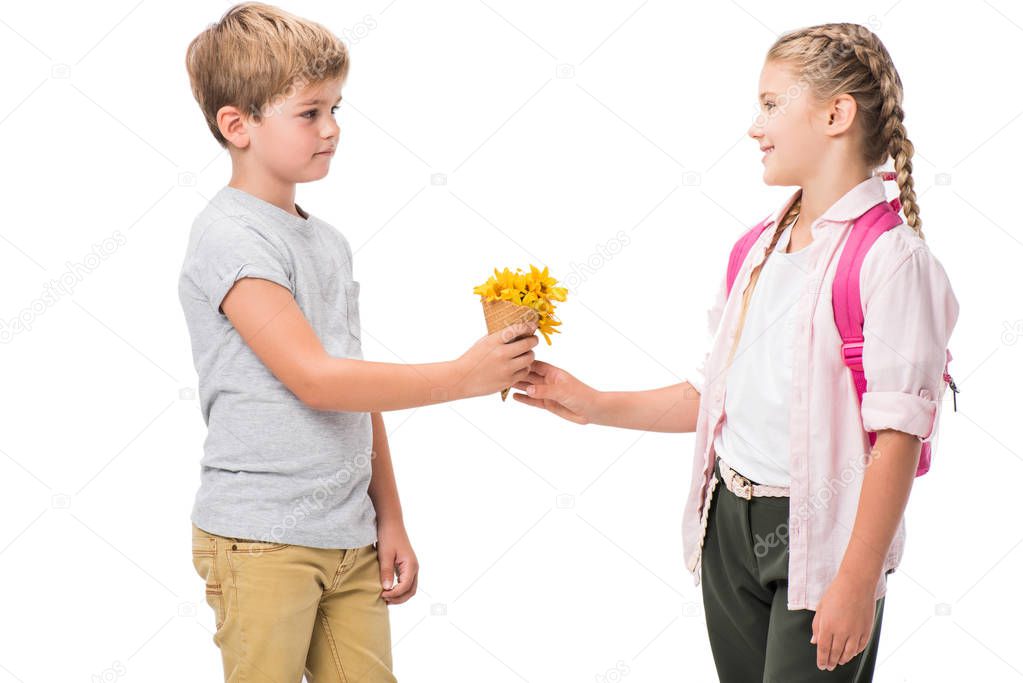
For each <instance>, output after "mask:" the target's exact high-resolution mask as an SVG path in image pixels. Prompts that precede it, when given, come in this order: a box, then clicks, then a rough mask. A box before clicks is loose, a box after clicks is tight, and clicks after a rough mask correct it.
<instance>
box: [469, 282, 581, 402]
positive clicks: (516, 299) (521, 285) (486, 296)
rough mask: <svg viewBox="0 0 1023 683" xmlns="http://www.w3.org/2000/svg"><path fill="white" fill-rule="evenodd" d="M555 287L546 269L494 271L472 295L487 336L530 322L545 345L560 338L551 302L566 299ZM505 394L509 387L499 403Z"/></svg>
mask: <svg viewBox="0 0 1023 683" xmlns="http://www.w3.org/2000/svg"><path fill="white" fill-rule="evenodd" d="M557 284H558V281H557V280H555V279H554V278H552V277H551V276H550V275H549V274H548V272H547V268H546V267H545V268H544V269H543V270H542V271H541V270H539V269H538V268H537V267H536V266H534V265H532V264H530V266H529V272H528V273H524V272H522V270H521V269H518V268H516V269H515V272H514V273H513V272H511V271H510V270H509V269H507V268H505V269H504V270H503V271H498V270H497V269H496V268H495V269H494V275H493V276H492V277H490V278H489V279H488V280H487V281H486V282H484V283H483V284H482V285H479V286H477V287H476V288H474V289H473V290H472V291H473V293H474V294H478V295H479V297H480V300H481V301H482V302H483V315H484V316H485V318H486V321H487V332H488V333H490V334H493V333H494V332H497V331H498V330H502V329H504V328H506V327H508V326H509V325H514V324H515V323H519V322H525V323H530V322H533V323H536V326H537V329H538V330H540V334H542V335H543V338H544V339H545V340H546V341H547V344H548V345H549V344H550V343H551V335H552V334H560V330H558V329H555V328H557V327H558V326H559V325H561V321H560V320H558V318H557V317H555V315H554V306H555V304H554V302H555V301H564V300H565V299H566V297H567V296H568V290H567V289H565V288H564V287H557V286H556V285H557ZM509 390H510V387H509V388H508V389H503V390H502V391H501V400H502V401H504V400H506V399H507V398H508V391H509Z"/></svg>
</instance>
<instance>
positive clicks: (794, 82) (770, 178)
mask: <svg viewBox="0 0 1023 683" xmlns="http://www.w3.org/2000/svg"><path fill="white" fill-rule="evenodd" d="M758 93H759V102H760V113H759V114H758V116H757V117H756V119H755V120H754V122H753V125H752V126H750V129H749V131H748V134H749V136H750V137H751V138H753V139H754V140H755V141H756V142H757V144H758V145H759V146H760V148H761V149H762V150H764V151H765V154H764V158H763V164H764V182H765V183H767V184H768V185H783V186H794V185H803V184H804V179H806V178H810V177H813V175H814V173H815V172H816V169H815V168H814V165H815V164H816V163H818V162H819V160H820V159H821V158H822V157H823V156H824V149H823V148H824V146H825V144H826V141H827V136H826V135H824V134H822V130H821V122H822V121H823V123H825V124H826V123H827V114H826V113H825V114H823V119H822V118H821V117H822V112H821V111H820V109H819V108H818V107H817V106H815V103H814V102H813V101H812V100H813V97H812V95H811V93H810V91H809V90H808V87H807V84H806V82H805V81H802V80H801V79H799V78H798V76H797V74H796V73H795V72H794V71H793V70H792V69H791V68H789V67H788V66H787V65H785V64H780V63H777V62H771V61H769V62H767V63H766V64H764V68H763V71H762V72H761V74H760V84H759V88H758Z"/></svg>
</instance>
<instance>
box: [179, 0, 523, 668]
mask: <svg viewBox="0 0 1023 683" xmlns="http://www.w3.org/2000/svg"><path fill="white" fill-rule="evenodd" d="M186 64H187V68H188V74H189V78H190V80H191V84H192V92H193V94H194V95H195V98H196V100H197V102H198V103H199V106H200V108H201V109H202V112H203V115H204V116H205V118H206V122H207V124H208V125H209V127H210V130H211V131H212V133H213V136H214V137H215V138H216V139H217V141H218V142H219V143H220V144H221V145H222V146H224V147H225V148H227V149H228V151H229V152H230V155H231V163H232V169H233V170H232V175H231V181H230V183H229V184H228V185H227V186H226V187H224V188H222V189H221V190H220V191H219V192H217V193H216V195H215V196H214V197H213V198H212V200H211V201H210V203H209V205H208V206H207V207H206V208H205V209H204V210H203V211H202V212H201V213H200V214H199V216H198V217H197V218H196V220H195V223H194V225H193V227H192V231H191V235H190V238H189V244H188V249H187V253H186V255H185V260H184V265H183V267H182V270H181V275H180V280H179V297H180V300H181V305H182V308H183V309H184V314H185V320H186V322H187V324H188V329H189V334H190V337H191V344H192V355H193V359H194V362H195V367H196V370H197V372H198V375H199V393H200V403H201V408H202V413H203V418H204V420H205V421H206V424H207V426H208V428H209V432H208V436H207V438H206V441H205V445H204V456H203V459H202V467H201V477H200V479H201V483H200V488H199V491H198V494H197V496H196V501H195V507H194V508H193V510H192V515H191V519H192V559H193V564H194V566H195V568H196V571H198V573H199V575H200V576H202V578H203V579H204V580H205V582H206V599H207V602H208V603H209V604H210V606H211V607H212V608H213V610H214V613H215V615H216V626H217V630H216V634H215V635H214V638H213V640H214V642H215V643H216V644H217V646H218V647H219V648H220V650H221V654H222V658H223V663H224V674H225V679H226V680H229V681H239V680H245V681H274V682H275V683H285V682H286V683H297V682H299V681H301V679H302V675H303V673H305V674H306V675H307V676H308V677H309V678H310V679H311V680H314V681H316V683H320V682H321V681H349V680H351V681H354V680H359V681H363V682H364V683H371V682H374V681H394V680H395V678H394V676H393V674H392V672H391V645H390V626H389V621H388V614H387V606H388V605H394V604H399V603H402V602H404V601H405V600H407V599H409V598H410V597H411V596H412V595H413V594H414V593H415V591H416V580H417V578H416V577H417V572H418V565H417V561H416V556H415V553H414V552H413V551H412V548H411V545H410V544H409V540H408V536H407V534H406V532H405V526H404V522H403V519H402V511H401V505H400V502H399V499H398V492H397V488H396V486H395V481H394V472H393V468H392V465H391V458H390V452H389V450H388V445H387V436H386V432H385V431H384V424H383V420H382V419H381V416H380V412H381V411H385V410H397V409H403V408H411V407H414V406H422V405H427V404H433V403H440V402H443V401H448V400H455V399H459V398H465V397H470V396H479V395H484V394H489V393H492V392H495V391H498V390H500V389H501V388H503V387H508V386H512V385H513V384H514V383H515V382H516V381H519V380H522V379H524V378H525V377H526V376H527V374H528V370H529V367H530V365H531V363H532V361H533V352H532V350H531V349H532V348H533V347H534V346H535V345H536V343H537V338H536V336H535V335H533V331H534V326H515V327H510V328H507V329H506V330H504V331H502V332H497V333H495V334H491V335H489V336H487V337H484V338H483V339H481V340H479V341H478V342H477V343H476V344H475V345H473V346H472V347H471V348H470V349H469V350H468V351H467V352H466V353H465V354H463V355H462V356H461V357H460V358H458V359H457V360H454V361H450V362H441V363H431V364H425V365H398V364H390V363H374V362H368V361H363V360H362V350H361V343H360V334H361V331H360V325H359V308H358V295H359V283H358V282H356V281H355V280H353V278H352V253H351V249H350V247H349V245H348V242H347V241H346V240H345V238H344V237H343V236H342V235H341V234H340V233H338V232H337V231H336V230H335V229H334V228H332V227H331V226H330V225H328V224H326V223H324V222H323V221H321V220H319V219H318V218H316V217H314V216H311V215H310V214H309V213H308V212H306V211H304V210H303V209H302V208H300V207H299V206H298V205H297V204H295V184H296V183H300V182H309V181H313V180H319V179H320V178H323V177H324V176H326V175H327V171H328V170H329V168H330V159H331V156H332V155H333V153H334V150H335V148H336V146H337V142H338V132H339V131H338V125H337V123H336V122H335V120H334V111H335V109H336V107H337V104H338V103H339V102H340V101H341V96H340V94H341V86H342V84H343V83H344V80H345V77H346V75H347V72H348V54H347V51H346V49H345V46H344V44H343V43H341V42H340V41H339V40H338V39H337V38H336V37H335V36H334V35H333V34H331V33H330V31H328V30H327V29H325V28H324V27H322V26H320V25H319V24H315V23H312V22H308V21H305V20H303V19H299V18H297V17H294V16H292V15H290V14H287V13H285V12H283V11H281V10H279V9H277V8H275V7H271V6H268V5H262V4H257V3H245V4H242V5H237V6H235V7H233V8H231V9H230V10H228V12H227V13H226V14H225V15H224V16H223V17H222V18H221V20H220V21H219V22H218V23H216V24H213V25H211V26H210V27H209V28H208V29H207V30H205V31H203V32H202V33H201V34H200V35H199V36H197V37H196V38H195V39H194V40H193V41H192V43H191V44H190V45H189V47H188V52H187V58H186ZM395 578H397V582H394V579H395Z"/></svg>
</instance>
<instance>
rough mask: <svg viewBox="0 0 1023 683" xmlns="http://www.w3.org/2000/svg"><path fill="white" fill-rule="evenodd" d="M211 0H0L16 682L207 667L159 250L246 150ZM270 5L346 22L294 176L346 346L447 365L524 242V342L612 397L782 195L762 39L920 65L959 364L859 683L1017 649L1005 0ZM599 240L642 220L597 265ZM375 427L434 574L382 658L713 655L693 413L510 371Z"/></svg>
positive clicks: (427, 674)
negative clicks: (206, 53) (668, 424)
mask: <svg viewBox="0 0 1023 683" xmlns="http://www.w3.org/2000/svg"><path fill="white" fill-rule="evenodd" d="M228 6H229V5H228V4H227V3H212V2H205V3H199V2H191V3H170V2H157V1H156V0H148V1H146V0H144V1H143V2H138V3H137V4H135V3H134V2H133V0H129V1H128V2H109V3H71V2H63V3H20V4H18V5H17V6H13V5H11V4H5V5H4V6H3V9H2V10H0V59H2V63H3V64H4V69H3V74H4V79H3V80H4V84H3V88H2V90H0V155H2V157H0V158H2V165H0V174H2V184H0V187H2V191H3V195H2V196H3V211H2V216H3V217H2V219H0V221H2V222H0V272H2V278H3V280H2V288H0V297H2V301H0V319H2V320H3V321H5V322H7V323H8V324H9V323H10V321H11V320H13V319H15V318H18V317H22V318H24V319H25V320H27V321H28V322H29V324H30V327H31V329H30V330H29V331H25V332H21V333H17V334H13V335H8V336H7V337H5V340H4V341H5V343H4V344H2V345H0V363H2V367H0V377H2V383H3V392H2V394H0V395H2V405H0V415H2V419H0V424H2V428H0V505H2V512H3V515H2V522H0V585H2V586H3V588H2V595H3V607H2V611H3V619H2V621H0V642H2V643H4V645H3V648H2V649H0V681H3V682H6V681H25V682H29V681H45V682H50V681H93V680H103V681H112V680H117V681H122V680H123V681H126V682H130V681H147V682H148V681H218V680H221V673H220V661H219V653H218V651H217V649H216V647H215V646H214V644H213V642H212V628H213V615H212V611H211V610H210V609H209V607H208V606H207V605H206V604H205V602H204V597H203V585H202V581H201V579H200V578H199V577H198V576H197V575H196V573H195V571H194V569H193V567H192V564H191V558H190V551H189V548H190V545H189V539H190V536H189V512H190V509H191V505H192V499H193V496H194V493H195V490H196V487H197V485H198V474H199V468H198V462H199V458H200V455H201V448H202V440H203V438H204V435H205V426H204V424H203V421H202V418H201V415H200V412H199V405H198V401H197V400H196V399H195V398H194V396H195V385H196V376H195V371H194V368H193V366H192V359H191V353H190V348H189V342H188V336H187V332H186V328H185V324H184V319H183V316H182V313H181V309H180V306H179V304H178V300H177V278H178V271H179V268H180V265H181V259H182V256H183V253H184V248H185V243H186V237H187V234H188V230H189V227H190V225H191V221H192V219H193V217H194V216H195V215H196V213H198V212H199V211H200V210H201V208H202V207H203V205H204V203H205V201H206V199H205V198H206V197H210V196H212V194H213V193H214V192H216V190H217V189H219V188H220V187H221V186H223V185H224V184H225V183H226V181H227V179H228V176H229V173H230V164H229V160H228V157H227V154H226V153H222V152H221V151H220V148H219V147H218V146H217V145H216V143H215V142H214V140H213V138H212V137H211V136H210V134H209V132H208V130H207V129H206V126H205V124H204V122H203V120H202V117H201V115H200V113H199V110H198V107H197V106H196V105H195V103H194V101H193V100H192V97H191V93H190V91H189V87H188V81H187V77H186V73H185V69H184V51H185V47H186V45H187V44H188V41H189V40H190V39H191V38H192V37H193V36H194V35H195V34H196V33H197V32H199V31H200V30H201V29H202V28H203V27H204V26H205V25H206V24H208V23H210V22H213V21H215V20H216V19H217V18H218V17H219V16H220V14H221V13H222V12H223V11H224V10H226V9H227V7H228ZM286 8H287V9H289V10H291V11H293V12H296V13H298V14H300V15H304V16H308V17H311V18H314V19H316V20H318V21H320V22H322V23H324V24H326V25H327V26H329V27H331V28H332V29H333V30H334V31H335V32H337V33H338V34H339V35H342V36H344V37H346V38H348V39H349V42H350V44H351V50H352V55H353V59H352V71H351V77H350V80H349V83H348V86H347V88H346V90H345V92H344V96H345V98H346V99H345V102H344V104H343V105H342V108H341V110H340V113H339V121H340V122H341V130H342V134H341V145H340V149H339V153H338V155H337V156H336V157H335V160H334V161H333V169H332V172H331V173H330V175H329V176H328V177H327V178H326V179H324V180H323V181H321V182H317V183H314V184H311V185H304V186H301V187H300V188H299V193H298V199H299V203H300V204H301V205H302V206H303V207H305V208H306V209H308V210H310V211H311V212H313V213H314V214H316V215H318V216H320V217H322V218H323V219H325V220H327V221H328V222H330V223H331V224H333V225H334V226H336V227H337V228H338V229H339V230H341V231H342V232H343V233H344V234H345V235H346V236H347V238H348V239H349V240H350V242H351V243H352V246H353V249H354V250H355V255H356V256H355V273H356V278H357V279H358V280H360V281H361V282H362V299H361V306H362V320H363V329H364V331H365V332H366V334H365V335H364V350H365V355H366V358H368V359H373V360H383V361H407V362H425V361H435V360H445V359H451V358H454V357H456V356H457V355H459V354H460V353H462V352H463V351H464V349H465V348H467V347H468V346H469V345H470V344H471V343H472V342H473V341H475V340H476V339H477V338H478V337H479V336H481V335H482V334H483V333H484V325H483V318H482V314H481V310H480V307H479V302H478V300H477V299H476V298H475V297H474V296H473V295H472V287H473V286H474V285H475V284H478V283H479V282H482V281H483V279H485V278H486V276H487V275H488V274H489V272H490V269H491V268H492V267H494V266H502V267H503V266H506V265H507V266H523V267H525V266H527V265H528V264H529V263H530V262H532V263H537V264H538V265H548V266H549V267H550V269H551V272H552V274H554V275H555V276H556V277H559V278H561V279H562V280H564V281H566V282H567V283H568V284H569V285H570V286H571V288H572V291H571V293H570V298H569V301H568V302H567V303H565V304H564V305H563V306H562V307H561V309H560V312H561V314H562V318H563V320H564V326H563V330H564V334H562V335H560V336H558V337H556V338H555V341H554V344H553V346H552V347H549V348H548V347H546V346H545V345H544V346H541V347H540V348H539V349H538V350H539V355H540V357H542V358H544V359H546V360H549V361H551V362H554V363H556V364H559V365H562V366H564V367H566V368H567V369H569V370H570V371H571V372H573V373H575V374H576V375H578V376H579V377H581V378H582V379H583V380H584V381H587V382H589V383H591V384H593V385H595V386H597V387H599V388H602V389H641V388H650V387H655V386H663V385H667V384H673V383H676V382H678V381H680V379H681V378H683V377H685V376H686V373H687V372H688V370H689V368H690V367H691V366H692V363H693V362H694V361H695V359H697V358H699V357H702V353H703V351H704V347H705V345H706V343H707V341H708V337H707V334H706V330H705V324H706V315H705V311H706V308H707V306H708V305H709V304H710V299H711V295H712V293H713V288H712V286H711V284H712V283H715V282H717V281H718V279H719V278H720V277H721V273H722V271H723V269H724V267H725V262H726V258H727V252H728V249H729V248H730V246H731V244H732V243H733V241H734V240H735V239H736V238H737V237H738V236H739V234H741V232H742V231H743V230H744V229H746V228H747V227H748V226H750V225H752V224H753V223H755V222H756V221H758V220H759V219H761V218H762V217H763V216H765V215H766V214H767V213H768V212H770V211H772V210H773V209H775V208H776V207H777V206H778V205H779V203H780V202H782V201H783V200H784V199H785V198H786V197H788V196H789V194H790V193H791V191H792V188H769V187H766V186H764V184H763V182H762V180H761V170H762V167H761V162H760V153H759V152H758V150H757V145H756V144H755V143H754V142H753V141H751V140H750V139H748V138H746V137H744V134H745V131H746V130H747V128H748V127H749V125H750V123H751V121H752V117H753V116H754V114H755V106H756V103H755V98H756V85H757V79H758V76H759V71H760V68H761V65H762V60H763V55H764V53H765V52H766V50H767V48H768V47H769V46H770V44H771V43H772V42H773V40H774V39H775V38H776V36H777V35H778V34H779V33H780V32H782V31H784V30H788V29H793V28H797V27H800V26H805V25H809V24H815V23H820V22H824V21H840V20H847V21H856V22H860V23H863V24H867V25H869V26H871V27H872V28H873V29H874V30H875V31H876V32H877V33H878V34H879V35H880V36H881V37H882V39H883V40H884V41H885V43H886V45H887V46H888V48H889V50H890V51H891V53H892V55H893V58H894V60H895V63H896V65H897V67H898V68H899V71H900V73H901V76H902V78H903V81H904V83H905V88H906V96H905V110H906V112H907V116H906V126H907V130H908V133H909V136H910V137H911V139H912V140H913V141H914V143H915V144H916V147H917V150H918V152H919V153H918V154H917V156H916V157H915V159H914V166H915V173H914V175H915V178H916V183H917V188H918V189H917V193H918V196H919V198H920V205H921V216H922V219H923V226H924V233H925V236H926V238H927V241H928V243H929V244H930V247H931V249H932V250H933V252H934V253H935V254H936V255H937V257H938V258H939V260H940V261H941V262H942V264H943V265H944V266H945V268H946V269H947V271H948V273H949V276H950V278H951V281H952V284H953V287H954V289H955V292H956V295H957V297H958V299H959V302H960V305H961V315H960V319H959V323H958V326H957V328H956V331H955V334H954V336H953V338H952V343H951V349H952V353H953V355H954V356H955V359H954V361H953V364H952V366H951V369H952V374H953V376H954V377H955V378H956V380H957V381H958V384H959V386H960V388H961V390H962V394H961V396H960V400H959V406H960V409H959V411H958V412H957V413H954V412H953V411H952V410H951V405H946V406H945V408H944V411H943V414H942V422H943V423H942V426H941V430H942V431H941V435H942V436H941V442H940V448H939V450H938V452H937V453H936V456H935V462H934V466H933V469H932V471H931V473H930V474H928V475H927V476H926V477H924V478H923V479H920V480H917V482H916V485H915V488H914V492H913V496H912V499H911V501H910V507H909V511H908V513H907V525H908V534H909V537H908V546H907V550H906V558H905V562H904V564H903V565H902V567H901V568H900V569H899V571H898V572H897V573H896V574H895V575H893V576H892V577H891V579H890V583H889V586H890V593H889V598H888V601H887V606H886V610H885V619H884V625H883V630H882V639H881V651H880V656H879V661H878V668H877V680H881V681H934V680H949V681H952V680H956V681H958V680H965V679H967V678H970V679H973V680H983V681H1010V680H1017V679H1019V678H1021V677H1023V650H1021V649H1020V648H1019V638H1020V626H1019V614H1020V612H1021V610H1023V599H1021V591H1020V588H1019V576H1020V574H1021V572H1023V551H1021V550H1020V548H1019V546H1020V543H1021V542H1023V538H1021V537H1023V529H1021V528H1020V523H1019V519H1020V514H1019V500H1020V490H1021V488H1020V477H1021V476H1023V462H1021V455H1020V454H1021V452H1023V442H1021V439H1020V436H1019V424H1020V423H1019V409H1020V403H1019V400H1018V394H1017V390H1016V385H1017V384H1018V382H1019V379H1020V377H1021V376H1023V375H1021V370H1023V367H1021V366H1023V363H1021V357H1020V347H1021V346H1023V344H1021V343H1020V337H1021V335H1023V311H1021V308H1020V306H1021V304H1020V296H1019V294H1020V286H1019V284H1018V277H1017V273H1018V263H1019V261H1020V257H1021V256H1023V241H1021V240H1023V228H1021V225H1020V219H1019V203H1018V196H1019V189H1018V181H1019V176H1018V164H1019V159H1020V156H1021V151H1023V149H1021V143H1023V137H1021V136H1023V122H1021V121H1020V120H1019V119H1020V116H1021V114H1023V92H1021V91H1020V89H1019V88H1018V87H1016V72H1017V71H1018V68H1017V67H1018V65H1019V64H1020V57H1021V55H1020V51H1021V47H1020V46H1021V45H1023V40H1021V38H1023V35H1021V33H1023V26H1021V25H1023V10H1020V8H1019V7H1018V6H1015V5H1014V4H1013V3H1009V2H1006V1H1005V0H997V1H995V2H976V3H967V2H962V3H955V4H954V5H952V4H951V3H950V4H949V5H948V6H946V5H944V4H941V3H926V2H923V1H922V0H921V1H914V0H902V1H901V2H894V4H893V2H891V1H885V2H857V3H851V2H844V3H834V2H830V3H829V2H820V1H817V2H799V3H787V4H786V5H785V6H784V7H781V6H779V3H774V4H773V5H772V6H771V7H766V6H762V5H759V4H755V3H745V5H740V4H738V3H730V2H720V3H707V2H702V3H684V4H683V3H673V2H667V1H666V0H649V1H647V2H643V1H642V0H641V1H639V2H636V1H630V2H615V3H611V2H607V3H588V2H558V3H552V2H505V1H504V0H487V2H481V1H478V0H451V1H450V2H443V3H441V2H437V3H424V2H416V1H414V0H394V2H391V1H390V0H372V1H366V2H358V1H348V2H344V3H315V2H290V3H288V4H287V5H286ZM438 183H443V184H438ZM887 185H888V187H889V196H894V194H893V192H894V184H891V183H888V184H887ZM620 231H621V232H624V234H625V235H627V237H628V240H629V244H628V245H627V246H625V247H624V248H622V249H620V250H618V252H617V253H616V254H614V255H612V256H611V257H605V256H601V255H600V254H602V251H601V250H602V249H605V248H607V246H608V245H611V244H612V240H615V239H620V238H617V237H616V236H617V235H618V233H619V232H620ZM118 234H120V235H122V236H123V237H124V240H123V242H124V243H123V244H118V245H116V247H115V248H113V249H112V250H110V251H107V252H104V253H105V256H104V257H102V258H100V259H97V262H94V263H92V265H93V266H95V267H93V268H85V269H83V268H78V270H77V272H78V273H79V275H80V277H75V276H68V277H70V278H71V279H70V282H71V287H69V289H68V291H67V292H66V293H63V294H61V295H60V296H59V297H58V298H57V300H56V301H54V302H51V303H50V304H42V303H40V298H41V296H42V294H43V291H44V288H45V286H46V283H47V282H49V281H51V280H58V279H60V278H61V277H62V276H65V275H66V273H68V272H72V271H68V268H69V263H70V264H75V263H84V262H85V260H86V259H87V258H89V259H92V258H93V257H92V256H90V254H93V253H98V252H100V251H103V248H102V246H98V245H101V243H102V242H103V240H105V239H107V240H109V239H111V238H114V239H116V238H117V235H118ZM111 244H113V242H108V247H109V246H110V245H111ZM612 248H613V246H612ZM587 263H589V264H590V267H591V269H590V270H587ZM593 264H596V267H592V266H593ZM33 306H35V309H33ZM947 400H948V402H949V403H950V402H951V394H950V392H949V395H948V397H947ZM386 421H387V424H388V427H389V431H390V439H391V448H392V450H393V454H394V459H395V466H396V469H397V474H398V479H399V484H400V489H401V495H402V498H403V501H404V506H405V514H406V521H407V525H408V529H409V532H410V534H411V537H412V539H413V543H414V545H415V548H416V550H417V551H418V554H419V557H420V559H421V562H422V575H421V583H420V585H421V588H420V591H419V595H418V596H417V597H416V598H415V599H414V600H412V601H411V602H410V603H408V604H406V605H403V606H399V607H395V608H392V610H391V616H392V628H393V639H394V657H395V667H396V673H397V674H398V676H399V679H400V680H402V681H406V682H413V681H493V682H498V681H523V680H524V681H594V680H596V681H604V680H607V681H617V680H628V681H636V682H637V683H639V682H640V681H666V680H693V681H709V680H714V679H715V674H714V669H713V663H712V660H711V655H710V649H709V645H708V640H707V635H706V628H705V622H704V615H703V607H702V600H701V596H700V592H699V589H698V588H696V587H694V585H693V581H692V578H691V576H690V575H689V574H688V573H687V572H686V571H685V569H684V565H683V560H682V548H681V545H682V539H681V532H680V525H681V510H682V506H683V504H684V502H685V495H686V491H687V490H688V486H689V472H690V466H691V458H692V451H693V437H692V435H660V434H643V433H640V432H629V431H615V430H611V429H605V428H601V427H592V426H591V427H585V428H583V427H577V426H575V425H571V424H569V423H566V422H562V421H559V420H557V419H556V418H554V417H553V416H550V415H547V414H544V413H541V412H540V411H536V410H534V409H531V408H527V407H526V406H523V405H520V404H518V403H512V402H509V403H507V404H502V403H501V401H500V399H499V398H498V397H497V396H488V397H483V398H479V399H475V400H471V401H466V402H463V403H460V404H456V405H450V406H438V407H430V408H423V409H419V410H410V411H403V412H399V413H394V414H388V415H386ZM559 496H568V497H570V498H561V499H560V500H562V501H570V502H571V505H570V506H566V507H559V506H558V500H559V498H558V497H559ZM623 672H624V674H623Z"/></svg>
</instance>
